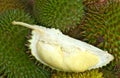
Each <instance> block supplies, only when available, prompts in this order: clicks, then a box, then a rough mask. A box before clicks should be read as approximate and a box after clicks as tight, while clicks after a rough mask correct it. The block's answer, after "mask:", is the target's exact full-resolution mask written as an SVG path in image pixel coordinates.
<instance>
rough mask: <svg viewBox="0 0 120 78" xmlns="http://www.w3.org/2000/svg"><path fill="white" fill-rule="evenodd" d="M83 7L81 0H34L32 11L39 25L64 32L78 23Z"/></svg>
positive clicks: (82, 13)
mask: <svg viewBox="0 0 120 78" xmlns="http://www.w3.org/2000/svg"><path fill="white" fill-rule="evenodd" d="M83 8H84V6H83V0H69V1H68V0H34V7H33V12H34V16H35V18H36V20H37V22H38V23H39V24H40V25H43V26H46V27H53V28H58V29H60V30H61V31H64V32H65V31H67V30H69V29H71V28H74V27H75V26H77V24H79V22H80V21H81V17H82V16H83V15H84V10H83Z"/></svg>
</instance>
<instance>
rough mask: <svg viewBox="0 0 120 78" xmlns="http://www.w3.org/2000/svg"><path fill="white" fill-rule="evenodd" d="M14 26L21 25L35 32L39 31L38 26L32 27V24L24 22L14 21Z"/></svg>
mask: <svg viewBox="0 0 120 78" xmlns="http://www.w3.org/2000/svg"><path fill="white" fill-rule="evenodd" d="M12 24H13V25H21V26H24V27H27V28H30V29H33V30H37V29H38V26H33V25H30V24H27V23H24V22H17V21H13V22H12Z"/></svg>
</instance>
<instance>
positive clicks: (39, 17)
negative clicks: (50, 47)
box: [0, 0, 120, 78]
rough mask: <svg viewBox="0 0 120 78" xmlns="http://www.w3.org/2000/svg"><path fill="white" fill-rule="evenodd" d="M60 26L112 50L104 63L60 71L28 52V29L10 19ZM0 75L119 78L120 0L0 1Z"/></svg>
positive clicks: (1, 77)
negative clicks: (86, 68) (91, 66)
mask: <svg viewBox="0 0 120 78" xmlns="http://www.w3.org/2000/svg"><path fill="white" fill-rule="evenodd" d="M14 20H16V21H21V22H26V23H29V24H38V25H42V26H46V27H49V28H52V27H54V28H57V29H60V30H61V31H62V32H63V33H64V34H67V35H69V36H71V37H73V38H76V39H79V40H82V41H85V42H87V43H89V44H92V45H94V46H96V47H98V48H101V49H103V50H107V51H108V52H109V53H111V54H112V55H113V56H114V57H115V59H114V60H113V61H112V62H111V63H110V64H108V65H107V66H105V67H103V68H99V69H93V70H90V71H89V70H88V71H85V72H82V73H73V72H69V73H68V72H61V71H56V70H53V69H50V68H49V67H47V66H44V65H43V64H41V63H39V62H38V61H37V60H35V58H34V57H33V56H32V55H31V54H30V50H29V49H28V47H27V46H26V45H29V43H28V41H27V40H28V39H29V38H30V32H31V31H30V30H29V29H27V28H24V27H19V26H14V25H12V24H11V22H12V21H14ZM0 78H120V0H0Z"/></svg>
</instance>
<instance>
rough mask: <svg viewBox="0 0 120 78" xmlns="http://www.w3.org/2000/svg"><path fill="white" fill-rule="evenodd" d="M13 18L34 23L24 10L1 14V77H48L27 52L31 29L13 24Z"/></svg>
mask: <svg viewBox="0 0 120 78" xmlns="http://www.w3.org/2000/svg"><path fill="white" fill-rule="evenodd" d="M13 20H18V21H23V22H27V23H34V20H33V19H32V18H31V16H30V15H29V14H27V13H25V12H24V11H23V10H18V9H16V10H7V11H5V12H3V13H2V14H0V77H2V78H47V77H48V75H47V74H48V73H47V72H45V71H44V70H42V69H41V68H40V67H38V66H36V65H35V64H34V63H33V61H31V60H30V58H29V57H28V55H27V53H26V51H27V49H26V47H25V43H27V39H26V38H25V37H26V36H27V35H28V33H29V29H26V28H23V27H18V26H14V25H12V24H11V22H12V21H13Z"/></svg>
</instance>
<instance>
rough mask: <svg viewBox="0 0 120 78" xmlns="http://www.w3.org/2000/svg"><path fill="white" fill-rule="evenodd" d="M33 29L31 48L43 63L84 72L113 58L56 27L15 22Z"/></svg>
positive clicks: (67, 70)
mask: <svg viewBox="0 0 120 78" xmlns="http://www.w3.org/2000/svg"><path fill="white" fill-rule="evenodd" d="M13 24H17V25H23V26H26V27H28V28H31V29H33V31H32V39H31V40H29V41H30V43H31V44H30V49H31V53H32V55H33V56H34V57H35V58H36V59H37V60H38V61H40V62H41V63H43V64H45V65H47V66H49V67H51V68H54V69H57V70H61V71H66V72H83V71H86V70H90V69H95V68H99V67H102V66H105V65H106V64H108V63H109V62H110V61H112V60H113V56H112V55H111V54H109V53H107V52H106V51H103V50H101V49H98V48H96V47H94V46H92V45H90V44H87V43H85V42H82V41H80V40H76V39H74V38H71V37H69V36H67V35H64V34H62V33H61V31H59V30H57V29H54V28H51V29H49V28H45V27H42V26H37V25H34V26H32V25H29V24H26V23H23V22H13Z"/></svg>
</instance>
